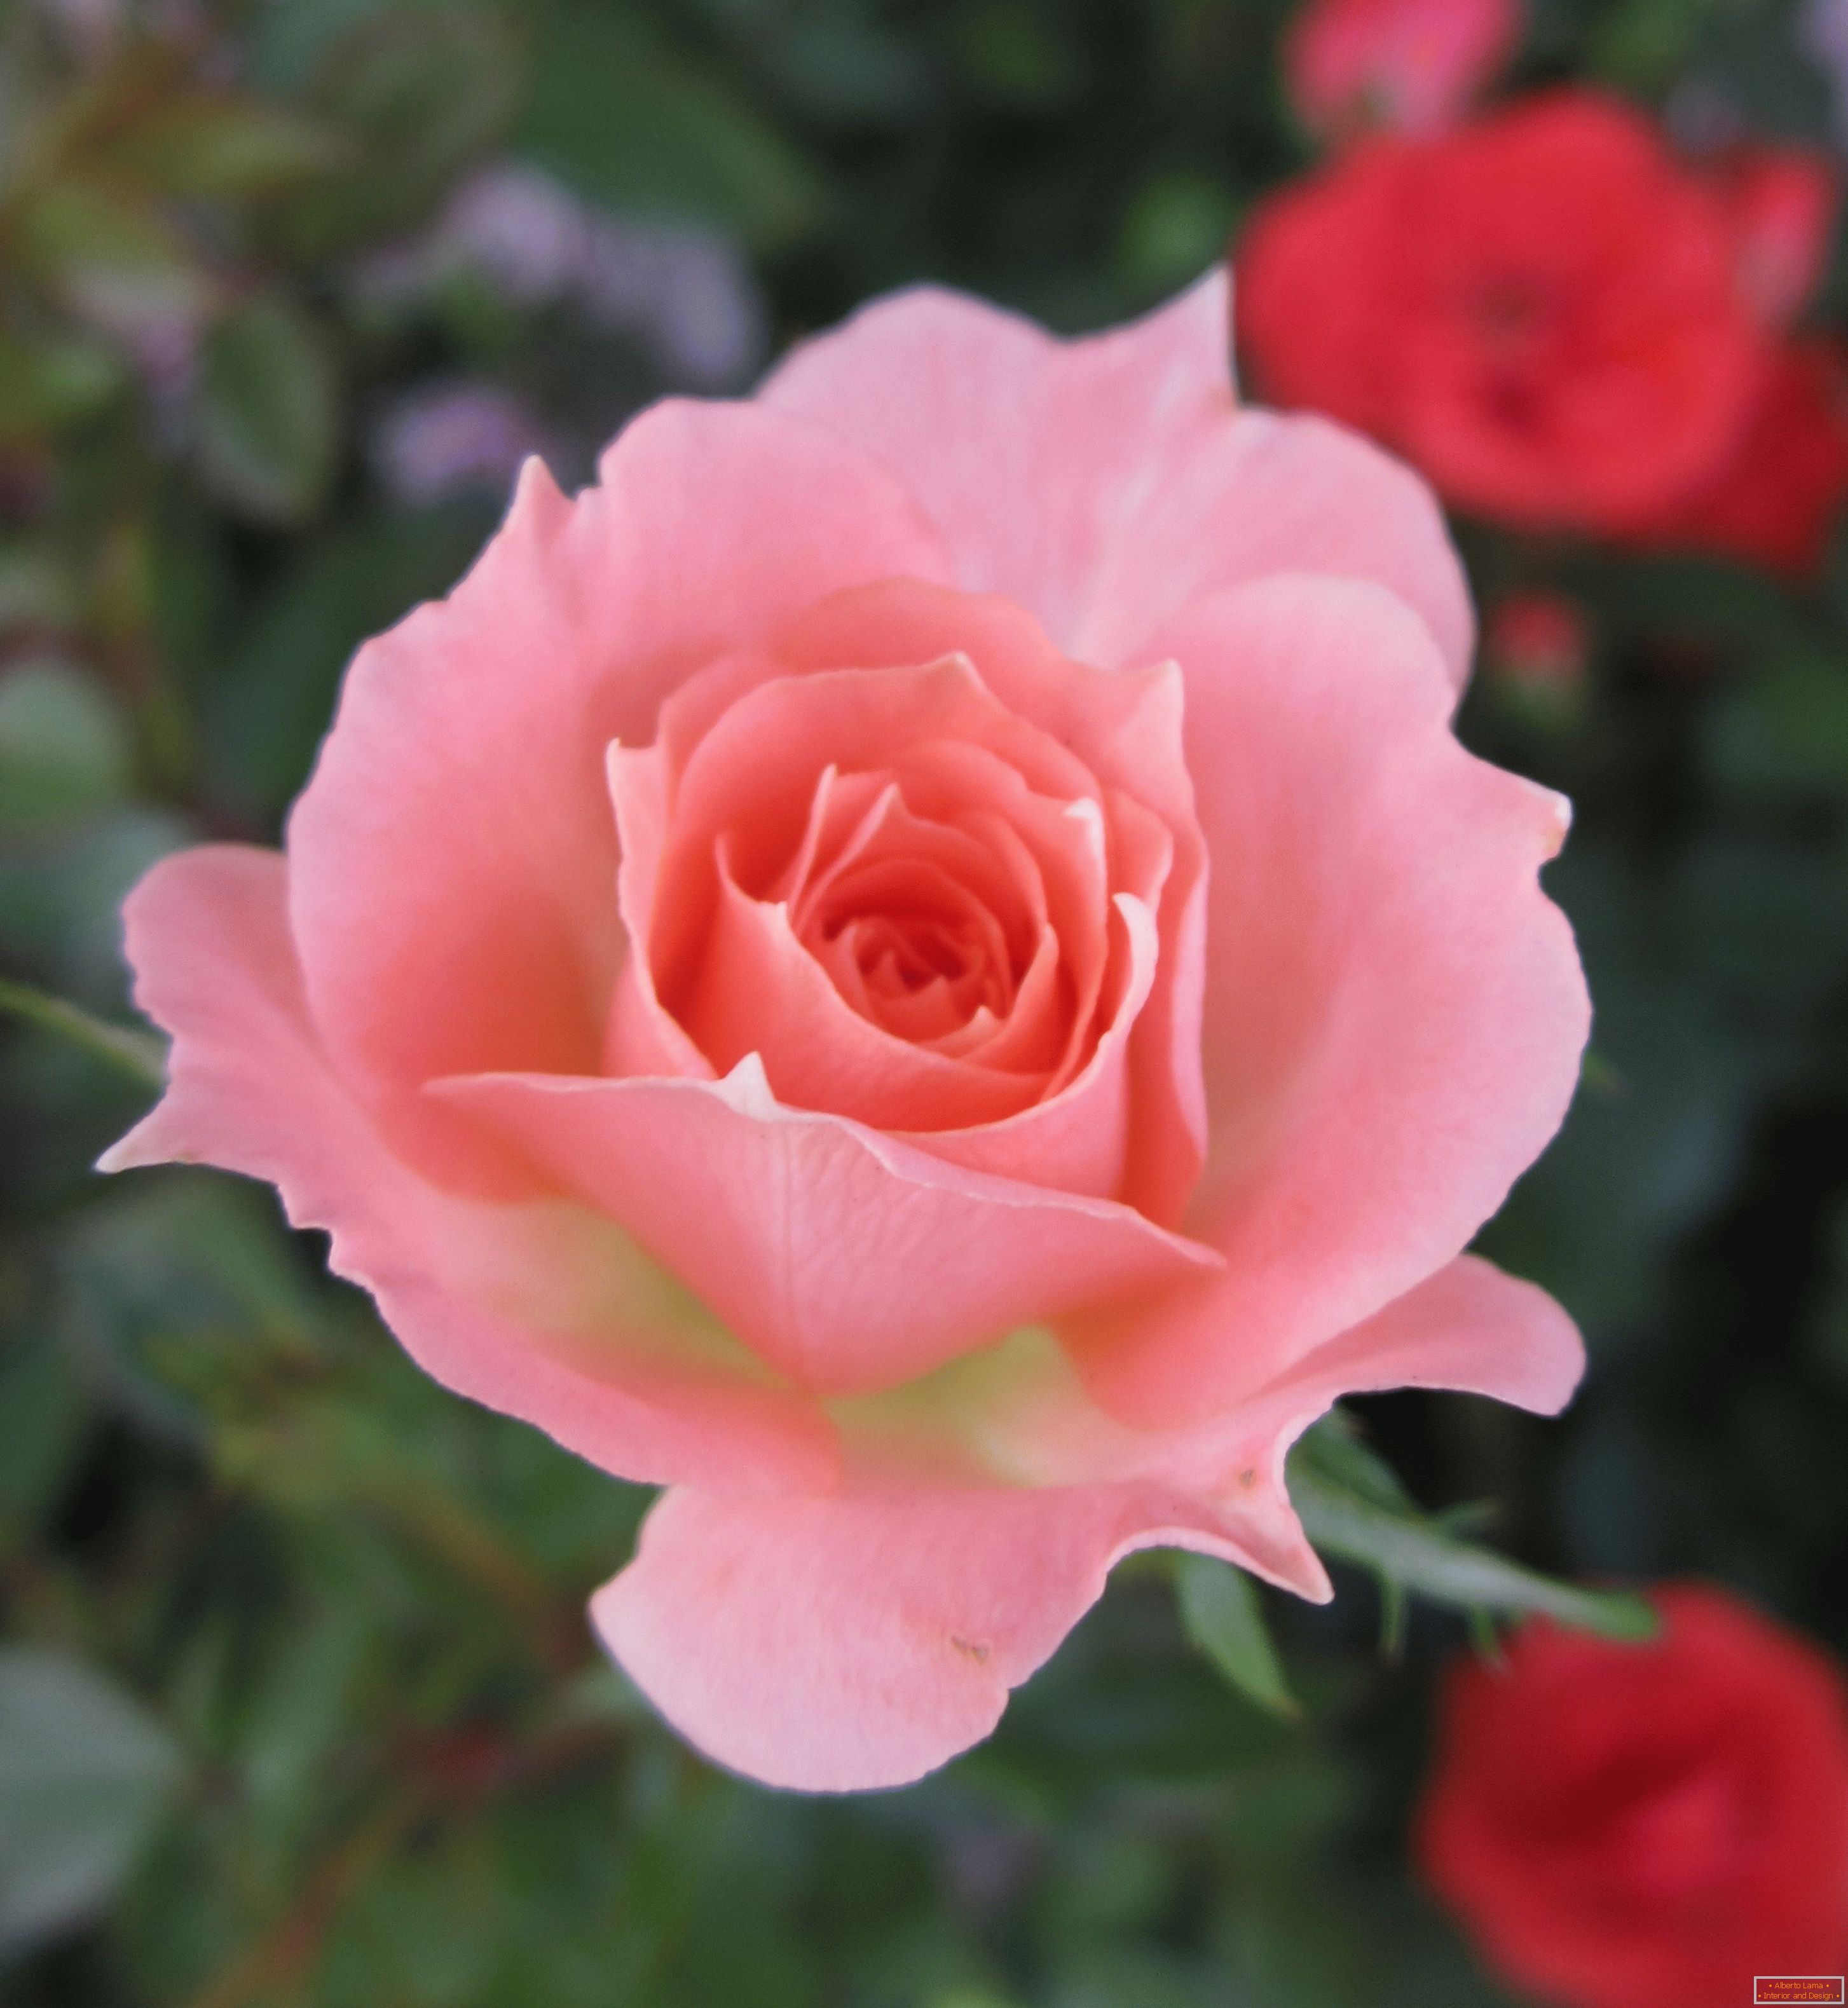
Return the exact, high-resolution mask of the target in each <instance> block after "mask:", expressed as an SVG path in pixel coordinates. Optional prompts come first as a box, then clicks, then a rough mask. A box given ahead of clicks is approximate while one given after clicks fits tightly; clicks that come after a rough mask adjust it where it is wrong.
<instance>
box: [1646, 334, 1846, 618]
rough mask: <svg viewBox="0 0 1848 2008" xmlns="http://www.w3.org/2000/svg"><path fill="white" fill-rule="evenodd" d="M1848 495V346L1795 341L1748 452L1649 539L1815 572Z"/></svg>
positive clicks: (1818, 339)
mask: <svg viewBox="0 0 1848 2008" xmlns="http://www.w3.org/2000/svg"><path fill="white" fill-rule="evenodd" d="M1844 498H1848V345H1844V344H1843V343H1842V342H1841V341H1838V340H1836V339H1834V338H1832V337H1829V336H1825V335H1813V336H1809V337H1807V338H1802V339H1800V340H1795V341H1790V342H1789V343H1787V344H1786V345H1785V346H1784V348H1783V349H1782V351H1781V352H1779V356H1778V359H1777V361H1776V365H1775V366H1774V367H1773V369H1772V372H1771V374H1770V376H1769V377H1768V380H1767V381H1766V384H1765V389H1764V391H1763V393H1762V394H1761V396H1760V398H1759V399H1758V405H1757V408H1756V411H1755V413H1754V417H1753V419H1752V421H1751V425H1750V426H1748V428H1747V431H1746V433H1745V437H1744V440H1742V441H1741V442H1740V446H1739V448H1738V451H1737V452H1736V453H1735V454H1733V456H1732V458H1730V460H1728V461H1726V463H1725V464H1724V465H1723V467H1722V468H1720V470H1719V473H1718V474H1717V475H1715V477H1714V479H1712V481H1710V482H1708V483H1706V484H1705V485H1704V486H1701V488H1699V489H1698V490H1696V491H1695V492H1694V493H1693V494H1691V496H1689V497H1687V499H1686V500H1684V501H1683V502H1681V503H1680V504H1678V505H1677V507H1675V508H1673V509H1672V510H1670V511H1667V512H1666V513H1665V514H1663V516H1662V518H1660V519H1659V521H1655V522H1654V523H1652V524H1649V525H1645V529H1644V531H1643V532H1642V533H1641V541H1642V542H1645V543H1648V544H1651V545H1659V546H1670V547H1676V548H1680V549H1682V550H1692V551H1708V552H1712V553H1717V554H1719V556H1721V557H1734V558H1739V559H1741V560H1744V562H1745V563H1746V564H1758V565H1763V566H1764V567H1766V568H1767V569H1768V570H1769V571H1775V572H1779V573H1781V574H1783V575H1784V576H1785V577H1786V578H1792V579H1802V578H1807V577H1808V576H1809V575H1810V574H1812V573H1813V572H1814V571H1815V570H1816V569H1817V567H1818V566H1819V565H1820V564H1821V561H1822V559H1823V557H1824V555H1825V553H1826V552H1827V550H1828V548H1829V533H1830V532H1831V531H1832V529H1834V527H1835V523H1836V518H1837V517H1838V516H1839V514H1840V513H1841V509H1842V504H1843V500H1844Z"/></svg>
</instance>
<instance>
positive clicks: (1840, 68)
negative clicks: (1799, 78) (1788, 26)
mask: <svg viewBox="0 0 1848 2008" xmlns="http://www.w3.org/2000/svg"><path fill="white" fill-rule="evenodd" d="M1798 32H1799V34H1800V37H1801V40H1802V42H1803V45H1804V48H1807V50H1808V51H1809V52H1810V55H1811V57H1812V58H1814V61H1815V62H1816V63H1817V65H1818V67H1819V68H1820V69H1822V70H1823V71H1824V72H1825V73H1826V75H1827V76H1828V78H1829V83H1830V84H1831V85H1832V87H1833V91H1834V97H1835V117H1836V137H1837V138H1838V139H1839V140H1844V141H1848V0H1809V4H1808V5H1807V6H1806V7H1805V8H1804V10H1803V17H1802V20H1801V22H1800V25H1799V30H1798Z"/></svg>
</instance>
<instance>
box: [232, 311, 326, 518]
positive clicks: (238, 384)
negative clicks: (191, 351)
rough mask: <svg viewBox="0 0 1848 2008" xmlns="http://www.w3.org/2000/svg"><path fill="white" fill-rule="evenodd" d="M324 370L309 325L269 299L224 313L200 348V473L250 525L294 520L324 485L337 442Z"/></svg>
mask: <svg viewBox="0 0 1848 2008" xmlns="http://www.w3.org/2000/svg"><path fill="white" fill-rule="evenodd" d="M339 416H340V415H339V405H338V399H337V394H336V391H335V387H334V370H333V366H332V364H331V363H330V362H329V360H328V358H327V351H326V349H325V348H324V347H323V344H322V341H321V338H320V334H318V332H317V331H316V329H315V327H314V325H313V323H312V322H311V321H310V320H309V319H308V318H307V316H306V315H305V314H303V313H302V312H301V311H300V310H299V309H297V308H295V307H294V306H291V305H290V304H289V303H288V302H286V301H284V300H281V299H275V298H273V297H272V298H269V299H257V300H253V301H252V302H249V304H248V305H247V306H242V307H240V308H239V309H238V310H237V311H236V312H235V313H231V314H229V315H228V316H226V317H225V318H224V320H222V321H221V322H220V323H218V325H217V327H216V328H214V330H213V331H212V334H211V337H210V340H209V341H207V344H206V348H205V357H204V370H203V378H202V380H201V384H200V405H199V456H200V465H201V468H202V470H203V472H204V474H205V475H206V477H207V479H208V480H209V481H210V483H211V484H212V486H214V488H215V489H217V491H218V492H219V493H220V494H221V495H222V496H223V497H224V499H225V500H227V501H228V502H230V503H231V504H235V506H237V507H239V508H241V509H242V510H243V511H244V512H245V513H246V514H248V515H250V516H253V517H254V518H256V519H257V520H258V521H260V522H265V523H271V524H288V523H294V522H299V521H301V520H302V518H304V517H306V516H308V515H309V514H312V513H313V510H314V508H315V507H316V504H318V503H319V502H320V500H321V497H322V496H323V494H324V493H326V491H327V484H328V483H329V481H330V479H332V476H333V473H334V458H335V454H336V451H337V444H338V439H339Z"/></svg>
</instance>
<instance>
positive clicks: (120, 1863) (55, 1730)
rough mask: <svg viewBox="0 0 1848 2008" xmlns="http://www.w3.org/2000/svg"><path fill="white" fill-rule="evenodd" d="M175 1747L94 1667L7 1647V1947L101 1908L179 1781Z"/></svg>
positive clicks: (3, 1691)
mask: <svg viewBox="0 0 1848 2008" xmlns="http://www.w3.org/2000/svg"><path fill="white" fill-rule="evenodd" d="M181 1776H182V1760H181V1756H180V1753H179V1751H178V1748H176V1747H175V1744H174V1742H173V1741H172V1739H171V1737H170V1736H169V1735H168V1734H167V1732H166V1730H164V1729H163V1728H162V1727H161V1725H160V1723H157V1721H155V1720H154V1718H153V1717H152V1716H150V1715H149V1714H148V1713H147V1710H146V1709H143V1707H142V1706H140V1703H138V1702H136V1701H135V1700H134V1699H133V1697H132V1696H130V1695H128V1694H125V1692H123V1691H122V1688H119V1687H118V1685H116V1684H115V1681H113V1680H111V1679H110V1678H109V1677H108V1676H107V1675H105V1674H102V1673H101V1672H99V1671H98V1670H97V1669H96V1668H95V1667H90V1666H87V1665H86V1664H85V1663H83V1661H82V1660H79V1659H76V1658H75V1657H73V1656H71V1655H70V1654H69V1653H62V1652H57V1651H54V1650H51V1649H48V1648H47V1647H44V1646H9V1647H5V1648H0V1950H8V1951H11V1950H16V1949H18V1948H19V1947H22V1946H27V1945H30V1944H34V1943H37V1942H40V1941H41V1940H43V1939H48V1938H51V1937H53V1936H56V1934H57V1933H58V1932H62V1931H65V1930H67V1929H69V1928H70V1927H71V1926H72V1925H78V1924H81V1923H83V1921H85V1920H87V1918H92V1917H94V1916H95V1915H96V1914H97V1913H98V1912H99V1911H101V1910H103V1909H104V1908H105V1907H107V1906H108V1904H109V1903H110V1902H111V1900H112V1899H113V1898H114V1897H115V1893H116V1891H117V1890H118V1888H119V1887H120V1886H121V1884H122V1880H123V1879H124V1878H125V1876H126V1875H127V1874H128V1872H129V1870H130V1869H131V1868H133V1865H134V1862H135V1858H136V1855H137V1854H138V1853H139V1852H140V1849H141V1847H142V1846H143V1843H144V1842H145V1841H146V1840H147V1838H148V1837H149V1835H150V1833H151V1831H152V1829H153V1828H154V1825H155V1823H156V1822H157V1821H158V1820H159V1819H160V1817H161V1814H162V1813H163V1812H164V1811H165V1810H166V1808H167V1806H168V1804H169V1802H170V1801H171V1798H172V1797H173V1794H174V1792H175V1788H176V1787H177V1786H178V1784H179V1782H180V1779H181Z"/></svg>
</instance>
